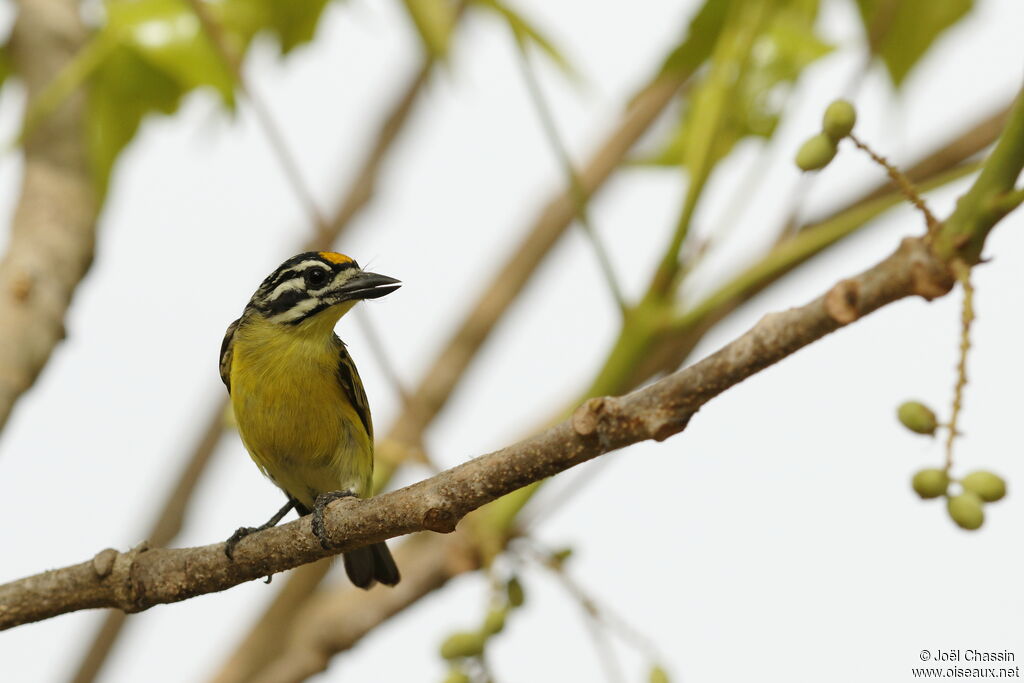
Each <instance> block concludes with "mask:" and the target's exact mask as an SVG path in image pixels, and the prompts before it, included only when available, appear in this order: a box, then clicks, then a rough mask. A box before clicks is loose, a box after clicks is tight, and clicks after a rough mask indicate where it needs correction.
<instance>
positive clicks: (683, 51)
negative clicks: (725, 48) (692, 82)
mask: <svg viewBox="0 0 1024 683" xmlns="http://www.w3.org/2000/svg"><path fill="white" fill-rule="evenodd" d="M731 5H732V0H705V2H704V4H703V5H702V6H701V8H700V9H699V10H698V11H697V14H695V15H694V16H693V19H691V20H690V24H689V26H688V27H687V29H686V37H685V38H684V39H683V41H682V42H681V43H680V44H679V46H678V47H676V48H675V49H674V50H672V52H671V53H670V54H669V56H668V57H667V58H666V59H665V62H664V64H662V67H661V72H662V73H689V72H691V71H695V70H696V69H697V67H699V66H700V65H701V64H703V63H704V62H705V61H707V58H708V57H709V56H711V50H713V49H714V47H715V43H716V42H717V41H718V36H719V34H720V33H721V32H722V26H724V25H725V16H726V14H727V13H728V11H729V7H730V6H731Z"/></svg>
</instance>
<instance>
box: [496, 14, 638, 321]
mask: <svg viewBox="0 0 1024 683" xmlns="http://www.w3.org/2000/svg"><path fill="white" fill-rule="evenodd" d="M510 30H511V31H512V35H513V38H514V39H515V44H516V55H517V56H518V57H519V59H518V60H517V61H518V64H519V70H520V72H521V73H522V75H523V81H524V82H525V83H526V89H527V91H528V92H529V94H530V100H531V101H532V102H533V106H534V108H535V109H536V110H537V116H538V118H539V119H540V123H541V127H542V128H543V129H544V134H545V135H546V136H547V139H548V144H549V145H550V146H551V149H552V150H553V151H554V153H555V156H556V157H557V158H558V161H559V163H560V164H561V166H562V170H563V172H564V173H565V177H566V179H567V180H568V181H569V189H570V191H571V193H572V200H573V202H574V203H575V205H576V217H577V220H578V221H579V224H580V227H581V228H583V234H584V235H585V236H586V237H587V239H588V240H589V242H590V245H591V247H593V249H594V255H595V256H596V257H597V262H598V266H599V267H600V269H601V272H602V274H603V275H604V280H605V283H606V284H607V286H608V291H609V292H610V293H611V295H612V298H613V299H614V301H615V304H616V305H617V306H618V307H619V311H620V312H625V310H626V297H625V296H624V295H623V293H622V287H621V285H619V281H618V278H616V276H615V269H614V268H613V267H612V260H611V257H610V256H609V255H608V250H607V249H606V248H605V246H604V244H603V243H602V242H601V237H600V235H598V233H597V230H596V229H595V228H594V224H593V222H592V220H591V218H590V211H589V209H588V208H587V202H588V197H587V193H586V192H585V191H584V189H583V184H582V183H581V182H580V176H579V173H577V172H576V168H575V166H574V165H573V163H572V159H570V158H569V152H568V150H567V149H566V147H565V143H564V142H563V141H562V136H561V135H560V134H559V132H558V126H557V125H556V124H555V119H554V116H553V115H552V113H551V107H550V106H549V105H548V102H547V100H546V99H545V97H544V92H543V90H542V89H541V87H540V83H539V82H538V80H537V74H536V73H535V72H534V68H533V64H532V63H531V61H530V54H529V49H528V47H527V45H526V42H525V41H524V40H523V38H522V36H520V35H519V34H518V33H517V32H516V31H515V30H514V29H513V28H511V27H510Z"/></svg>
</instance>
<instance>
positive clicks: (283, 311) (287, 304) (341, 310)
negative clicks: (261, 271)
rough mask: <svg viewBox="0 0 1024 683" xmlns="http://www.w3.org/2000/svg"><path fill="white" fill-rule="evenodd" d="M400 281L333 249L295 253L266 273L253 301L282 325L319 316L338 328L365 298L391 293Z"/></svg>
mask: <svg viewBox="0 0 1024 683" xmlns="http://www.w3.org/2000/svg"><path fill="white" fill-rule="evenodd" d="M400 286H401V282H400V281H399V280H396V279H395V278H393V277H388V276H387V275H378V274H377V273H369V272H366V271H365V270H362V269H361V268H360V267H359V264H357V263H356V262H355V261H354V260H353V259H351V258H349V257H348V256H345V255H344V254H337V253H334V252H332V251H308V252H306V253H304V254H299V255H298V256H293V257H292V258H290V259H288V260H287V261H285V262H284V263H282V264H281V265H280V266H278V268H277V270H275V271H274V272H273V273H271V274H270V275H269V276H267V279H265V280H264V281H263V284H261V285H260V288H259V289H257V290H256V293H255V294H253V296H252V299H251V300H250V301H249V306H250V307H251V308H252V309H255V310H256V311H257V312H258V313H260V314H261V315H262V316H263V317H264V318H265V319H266V320H268V321H269V322H272V323H276V324H280V325H299V324H301V323H309V322H313V321H316V322H317V323H320V322H323V323H324V324H325V325H329V326H330V327H332V328H333V327H334V324H335V323H336V322H338V319H339V318H341V316H343V315H345V313H347V312H348V311H349V310H351V308H352V307H353V306H355V304H356V302H358V301H360V300H361V299H376V298H379V297H382V296H384V295H385V294H390V293H391V292H393V291H395V290H396V289H398V288H399V287H400Z"/></svg>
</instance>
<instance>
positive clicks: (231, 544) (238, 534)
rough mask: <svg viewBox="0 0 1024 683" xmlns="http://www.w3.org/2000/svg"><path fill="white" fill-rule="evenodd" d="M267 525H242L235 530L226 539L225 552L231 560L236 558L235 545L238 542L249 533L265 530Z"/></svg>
mask: <svg viewBox="0 0 1024 683" xmlns="http://www.w3.org/2000/svg"><path fill="white" fill-rule="evenodd" d="M265 528H266V527H262V526H240V527H238V528H237V529H236V530H235V533H233V534H231V538H229V539H228V540H226V541H224V554H225V555H227V556H228V559H229V560H234V559H235V546H236V545H238V542H239V541H241V540H242V539H243V538H245V537H246V536H248V535H249V534H254V533H256V532H257V531H263V529H265Z"/></svg>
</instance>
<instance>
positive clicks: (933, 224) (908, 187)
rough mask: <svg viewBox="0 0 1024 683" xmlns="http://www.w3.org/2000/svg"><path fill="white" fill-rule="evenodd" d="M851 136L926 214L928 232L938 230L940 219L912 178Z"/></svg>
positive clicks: (923, 213)
mask: <svg viewBox="0 0 1024 683" xmlns="http://www.w3.org/2000/svg"><path fill="white" fill-rule="evenodd" d="M849 138H850V140H852V141H853V144H855V145H856V146H857V148H858V149H861V150H863V151H864V152H866V153H867V154H868V156H870V157H871V159H872V160H873V161H874V162H875V163H876V164H878V165H880V166H881V167H882V168H884V169H885V172H886V173H887V174H889V177H890V178H891V179H892V181H893V182H894V183H895V184H896V187H898V188H899V189H900V192H902V193H903V196H904V197H906V198H907V200H909V201H910V203H911V204H913V205H914V207H916V208H917V210H918V211H920V212H921V214H922V215H923V216H924V222H925V224H926V225H927V226H928V233H929V234H931V233H934V232H935V231H936V230H938V228H939V221H938V219H936V218H935V215H934V214H933V213H932V212H931V209H929V208H928V205H927V204H925V201H924V199H922V198H921V193H920V192H918V191H917V188H916V187H914V183H912V182H911V181H910V178H908V177H907V176H906V175H905V174H904V173H903V171H901V170H900V169H898V168H896V167H895V166H893V165H892V164H890V163H889V161H888V159H886V158H885V157H883V156H882V155H880V154H877V153H876V152H875V151H874V150H873V149H871V148H870V147H868V146H867V144H866V143H864V142H862V141H861V140H860V138H858V137H857V136H856V135H854V134H853V133H850V135H849Z"/></svg>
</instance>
